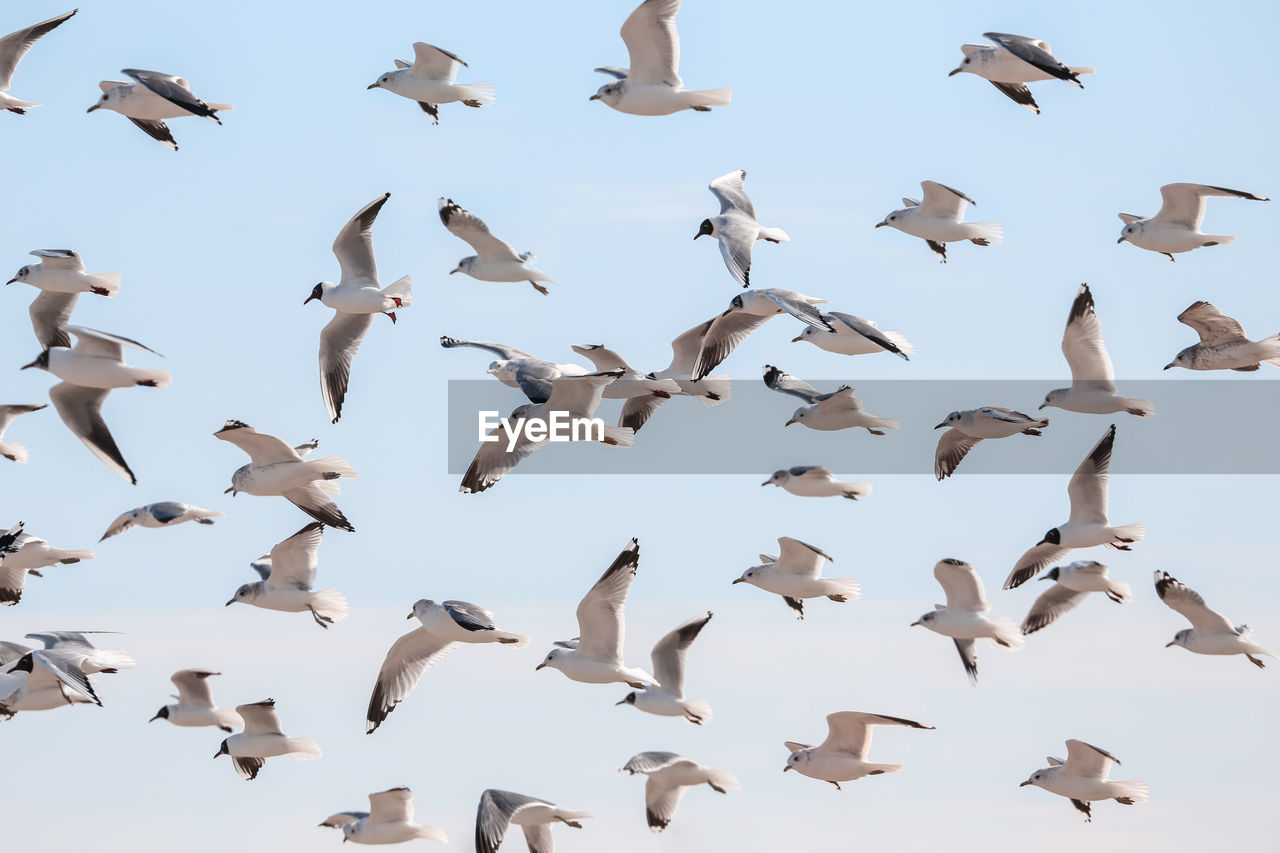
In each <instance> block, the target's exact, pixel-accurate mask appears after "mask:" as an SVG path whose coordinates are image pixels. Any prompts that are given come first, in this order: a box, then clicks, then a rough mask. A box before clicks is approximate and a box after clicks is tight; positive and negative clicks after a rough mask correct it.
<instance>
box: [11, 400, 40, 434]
mask: <svg viewBox="0 0 1280 853" xmlns="http://www.w3.org/2000/svg"><path fill="white" fill-rule="evenodd" d="M47 405H49V404H48V403H14V404H11V405H8V406H0V436H3V435H4V431H5V430H7V429H8V428H9V424H11V423H13V421H14V419H15V418H17V417H19V416H20V415H27V414H30V413H31V412H38V411H40V410H41V409H43V408H45V407H46V406H47Z"/></svg>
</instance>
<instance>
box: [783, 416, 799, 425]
mask: <svg viewBox="0 0 1280 853" xmlns="http://www.w3.org/2000/svg"><path fill="white" fill-rule="evenodd" d="M795 422H796V419H795V418H792V419H791V420H789V421H787V422H786V423H785V424H783V426H784V427H789V426H791V425H792V424H793V423H795Z"/></svg>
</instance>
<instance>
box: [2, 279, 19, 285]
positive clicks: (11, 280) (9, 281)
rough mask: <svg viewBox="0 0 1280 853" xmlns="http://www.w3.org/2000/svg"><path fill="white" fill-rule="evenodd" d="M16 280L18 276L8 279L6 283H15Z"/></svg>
mask: <svg viewBox="0 0 1280 853" xmlns="http://www.w3.org/2000/svg"><path fill="white" fill-rule="evenodd" d="M15 281H17V279H16V278H11V279H9V280H8V281H6V282H5V284H13V283H14V282H15Z"/></svg>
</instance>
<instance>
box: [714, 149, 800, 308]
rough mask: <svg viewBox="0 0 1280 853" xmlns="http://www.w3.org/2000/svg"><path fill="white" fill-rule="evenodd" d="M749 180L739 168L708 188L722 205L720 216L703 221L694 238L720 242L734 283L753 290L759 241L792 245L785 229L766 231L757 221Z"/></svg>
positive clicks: (721, 250) (721, 251) (722, 176)
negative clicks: (753, 257)
mask: <svg viewBox="0 0 1280 853" xmlns="http://www.w3.org/2000/svg"><path fill="white" fill-rule="evenodd" d="M746 180H747V173H746V171H745V170H743V169H739V170H737V171H734V172H730V173H729V174H727V175H721V176H720V177H718V178H716V179H715V180H714V181H712V182H711V183H710V184H708V185H707V189H709V190H711V194H712V195H713V196H715V197H716V200H717V201H719V202H720V215H719V216H712V217H711V218H709V219H704V220H702V224H701V225H699V226H698V233H697V234H694V235H693V239H695V240H697V239H698V238H699V237H702V236H704V235H710V236H712V237H715V238H716V240H718V241H719V243H720V254H721V256H723V257H724V265H725V266H726V267H727V268H728V270H729V274H730V275H732V276H733V280H734V281H736V282H737V283H738V284H740V285H742V286H743V287H750V286H751V246H752V244H753V243H755V241H757V240H768V241H769V242H770V243H790V242H791V238H790V237H788V236H787V232H786V231H783V230H782V229H781V228H766V227H765V226H763V225H761V224H760V223H759V222H757V221H756V207H755V205H754V204H752V203H751V199H749V198H748V197H747V192H746V190H745V189H743V182H745V181H746Z"/></svg>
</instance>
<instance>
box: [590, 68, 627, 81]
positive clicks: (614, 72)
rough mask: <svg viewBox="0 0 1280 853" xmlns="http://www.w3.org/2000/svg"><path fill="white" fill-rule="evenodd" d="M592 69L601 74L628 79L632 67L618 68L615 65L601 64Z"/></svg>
mask: <svg viewBox="0 0 1280 853" xmlns="http://www.w3.org/2000/svg"><path fill="white" fill-rule="evenodd" d="M592 70H593V71H597V72H599V73H601V74H608V75H609V76H610V77H613V78H614V79H616V80H626V79H627V75H628V74H630V73H631V69H630V68H618V67H616V66H613V65H601V66H600V67H599V68H594V69H592Z"/></svg>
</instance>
